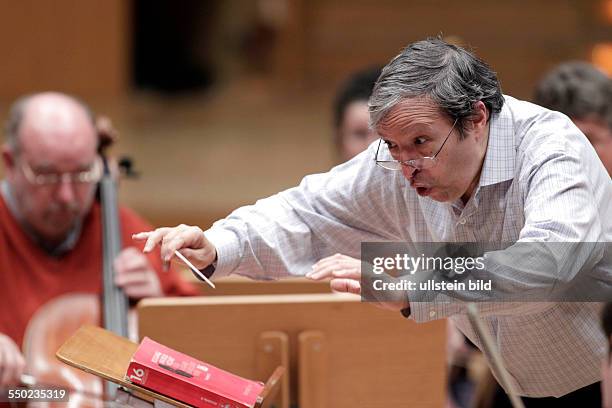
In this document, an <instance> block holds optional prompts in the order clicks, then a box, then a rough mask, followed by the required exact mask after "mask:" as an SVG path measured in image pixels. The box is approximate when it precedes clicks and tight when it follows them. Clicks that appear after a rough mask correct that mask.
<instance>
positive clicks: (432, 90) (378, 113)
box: [369, 38, 504, 135]
mask: <svg viewBox="0 0 612 408" xmlns="http://www.w3.org/2000/svg"><path fill="white" fill-rule="evenodd" d="M423 96H425V97H428V98H430V99H431V101H432V102H433V103H435V104H436V105H437V106H438V107H439V108H440V109H441V110H442V111H443V112H444V113H445V114H447V115H448V116H449V118H450V119H451V120H453V121H454V120H457V125H458V129H459V130H460V134H461V135H463V131H464V130H465V125H466V121H467V120H469V119H470V118H471V117H472V116H473V114H474V104H475V103H476V102H478V101H482V102H483V103H484V104H485V106H486V108H487V110H488V111H489V114H492V113H494V112H499V111H501V108H502V106H503V104H504V98H503V95H502V91H501V86H500V84H499V81H498V79H497V75H496V74H495V72H494V71H493V70H492V69H491V68H490V67H489V66H488V65H487V64H486V63H485V62H484V61H482V60H480V59H479V58H477V57H476V56H475V55H474V54H472V53H471V52H469V51H467V50H465V49H464V48H461V47H458V46H456V45H452V44H449V43H447V42H445V41H444V40H442V39H440V38H429V39H427V40H423V41H419V42H416V43H413V44H410V45H409V46H408V47H406V48H405V49H404V50H403V51H402V52H401V53H400V54H399V55H398V56H396V57H395V58H393V60H391V62H390V63H389V64H388V65H387V66H385V67H384V68H383V71H382V74H381V76H380V78H379V79H378V82H377V83H376V86H375V87H374V91H373V93H372V97H371V98H370V104H369V106H370V116H371V118H372V125H373V126H377V125H378V123H379V122H380V121H381V120H382V119H383V118H384V117H385V116H386V115H387V113H389V111H390V110H391V109H392V108H393V107H394V106H396V105H397V104H398V103H400V102H401V101H402V100H403V99H405V98H415V97H423ZM489 118H490V115H489Z"/></svg>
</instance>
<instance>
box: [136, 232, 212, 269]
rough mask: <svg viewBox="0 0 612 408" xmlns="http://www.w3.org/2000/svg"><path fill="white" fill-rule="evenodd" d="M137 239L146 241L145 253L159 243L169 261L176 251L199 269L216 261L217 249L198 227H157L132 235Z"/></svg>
mask: <svg viewBox="0 0 612 408" xmlns="http://www.w3.org/2000/svg"><path fill="white" fill-rule="evenodd" d="M132 238H133V239H135V240H137V241H145V240H146V243H145V246H144V249H143V251H144V253H148V252H151V251H152V250H153V249H154V248H155V247H156V246H158V245H159V247H160V251H161V258H162V261H164V263H166V264H167V263H169V262H170V260H171V259H172V257H173V256H174V251H179V252H180V253H181V254H182V255H183V256H184V257H185V258H187V259H188V260H189V262H191V263H192V264H193V266H195V267H196V268H198V269H204V268H206V267H207V266H208V265H210V264H211V263H213V262H214V260H215V258H216V257H217V249H216V248H215V247H214V245H213V244H211V243H210V241H209V240H207V239H206V237H205V236H204V231H202V230H201V229H200V228H198V227H193V226H189V225H184V224H181V225H178V226H176V227H174V228H168V227H164V228H157V229H156V230H155V231H148V232H139V233H138V234H134V235H132Z"/></svg>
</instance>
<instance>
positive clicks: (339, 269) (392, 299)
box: [306, 254, 410, 311]
mask: <svg viewBox="0 0 612 408" xmlns="http://www.w3.org/2000/svg"><path fill="white" fill-rule="evenodd" d="M306 277H307V278H309V279H313V280H323V279H331V281H330V287H331V289H332V290H333V291H334V292H341V293H353V294H356V295H360V294H361V260H359V259H355V258H351V257H350V256H346V255H342V254H336V255H332V256H329V257H327V258H323V259H321V260H320V261H319V262H317V263H316V264H314V265H313V266H312V272H309V273H308V274H306ZM387 279H393V278H392V277H387ZM369 299H370V300H371V301H374V302H375V304H376V305H377V306H379V307H381V308H383V309H387V310H393V311H400V310H402V309H405V308H407V307H409V306H410V303H409V302H408V296H407V295H406V294H405V293H403V292H399V291H398V292H385V293H384V295H383V296H382V298H380V299H378V298H375V299H372V298H369Z"/></svg>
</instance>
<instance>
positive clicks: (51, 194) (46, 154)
mask: <svg viewBox="0 0 612 408" xmlns="http://www.w3.org/2000/svg"><path fill="white" fill-rule="evenodd" d="M97 146H98V137H97V133H96V129H95V124H94V118H93V115H92V114H91V112H90V111H89V109H88V108H87V106H85V104H83V103H82V102H80V101H78V100H77V99H75V98H73V97H71V96H68V95H64V94H60V93H51V92H49V93H39V94H35V95H30V96H26V97H23V98H21V99H19V100H17V101H16V102H15V103H14V104H13V106H12V108H11V111H10V114H9V119H8V122H7V126H6V143H5V145H4V146H3V148H2V159H3V162H4V166H5V169H6V172H5V174H6V181H7V182H8V187H9V191H10V196H11V197H12V199H13V201H14V210H15V211H17V213H18V214H17V216H18V217H17V218H18V220H19V222H20V223H21V224H22V226H23V227H25V228H26V230H27V231H28V232H29V233H30V234H32V235H34V236H35V237H36V238H37V239H38V240H39V241H41V242H44V243H45V244H46V245H48V246H52V245H58V244H60V243H61V242H62V241H63V240H64V239H65V238H66V237H67V236H68V234H69V233H70V231H72V230H73V229H74V228H75V227H76V226H77V225H78V223H79V222H80V221H81V220H82V218H83V217H84V216H85V215H86V214H87V213H88V212H89V210H90V208H91V205H92V203H93V200H94V196H95V189H96V182H97V181H98V180H99V176H100V174H101V163H100V159H99V156H98V154H97Z"/></svg>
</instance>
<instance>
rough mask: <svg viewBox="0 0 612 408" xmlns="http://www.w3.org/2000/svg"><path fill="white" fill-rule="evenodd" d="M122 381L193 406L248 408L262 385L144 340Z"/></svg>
mask: <svg viewBox="0 0 612 408" xmlns="http://www.w3.org/2000/svg"><path fill="white" fill-rule="evenodd" d="M125 378H126V379H127V380H128V381H130V382H132V383H134V384H138V385H140V386H142V387H145V388H148V389H150V390H152V391H155V392H157V393H160V394H163V395H166V396H168V397H171V398H174V399H176V400H177V401H181V402H184V403H185V404H189V405H192V406H194V407H203V408H208V407H214V408H252V407H253V406H254V405H255V403H256V402H257V397H258V396H259V395H260V394H261V392H262V391H263V388H264V384H262V383H261V382H257V381H251V380H248V379H246V378H242V377H239V376H237V375H234V374H231V373H228V372H227V371H224V370H221V369H219V368H217V367H215V366H212V365H210V364H207V363H205V362H203V361H200V360H197V359H195V358H193V357H190V356H188V355H186V354H183V353H179V352H178V351H176V350H172V349H171V348H169V347H166V346H164V345H162V344H159V343H156V342H155V341H153V340H151V339H150V338H148V337H145V338H144V339H143V340H142V342H141V343H140V345H139V346H138V349H137V350H136V353H134V356H133V357H132V360H131V361H130V365H129V366H128V370H127V373H126V375H125Z"/></svg>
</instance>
